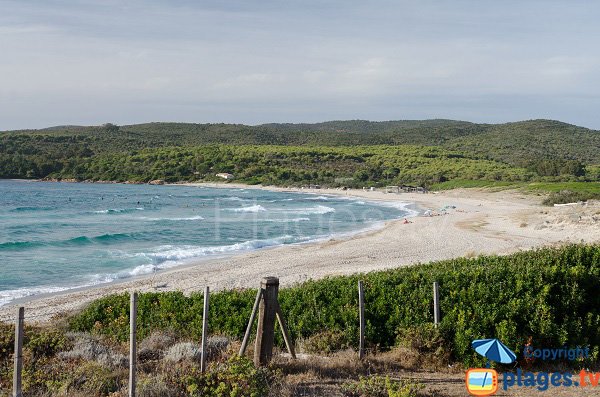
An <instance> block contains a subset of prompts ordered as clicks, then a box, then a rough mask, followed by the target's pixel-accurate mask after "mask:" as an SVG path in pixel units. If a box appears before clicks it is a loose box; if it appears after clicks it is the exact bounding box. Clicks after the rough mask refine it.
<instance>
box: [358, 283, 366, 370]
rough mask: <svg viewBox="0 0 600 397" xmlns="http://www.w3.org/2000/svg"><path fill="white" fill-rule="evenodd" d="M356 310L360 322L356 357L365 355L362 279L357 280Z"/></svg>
mask: <svg viewBox="0 0 600 397" xmlns="http://www.w3.org/2000/svg"><path fill="white" fill-rule="evenodd" d="M358 311H359V323H360V340H359V346H358V358H359V359H361V360H362V359H363V357H364V356H365V293H364V291H363V283H362V281H359V282H358Z"/></svg>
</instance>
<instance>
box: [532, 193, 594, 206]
mask: <svg viewBox="0 0 600 397" xmlns="http://www.w3.org/2000/svg"><path fill="white" fill-rule="evenodd" d="M592 199H600V193H594V192H574V191H571V190H561V191H560V192H552V193H550V195H549V196H548V197H546V198H545V199H544V201H543V202H542V204H544V205H550V206H552V205H554V204H567V203H577V202H579V201H588V200H592Z"/></svg>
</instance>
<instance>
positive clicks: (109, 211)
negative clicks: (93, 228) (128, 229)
mask: <svg viewBox="0 0 600 397" xmlns="http://www.w3.org/2000/svg"><path fill="white" fill-rule="evenodd" d="M135 211H144V208H142V207H137V208H109V209H107V210H99V211H94V214H127V213H130V212H135Z"/></svg>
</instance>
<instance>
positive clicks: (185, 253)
mask: <svg viewBox="0 0 600 397" xmlns="http://www.w3.org/2000/svg"><path fill="white" fill-rule="evenodd" d="M306 240H308V237H293V236H289V235H285V236H281V237H274V238H270V239H257V240H249V241H244V242H241V243H236V244H231V245H221V246H209V247H197V246H190V245H184V246H171V245H166V246H162V247H159V248H158V249H156V250H155V251H154V252H143V253H138V254H134V256H137V257H143V258H148V259H151V260H152V262H153V263H154V264H162V263H164V262H169V261H175V262H179V261H183V260H186V259H191V258H198V257H204V256H209V255H219V254H226V253H232V252H239V251H249V250H255V249H260V248H266V247H274V246H278V245H284V244H293V243H298V242H303V241H306Z"/></svg>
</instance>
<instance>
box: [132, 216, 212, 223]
mask: <svg viewBox="0 0 600 397" xmlns="http://www.w3.org/2000/svg"><path fill="white" fill-rule="evenodd" d="M138 219H142V220H145V221H152V222H160V221H167V222H168V221H174V222H177V221H201V220H203V219H204V217H203V216H200V215H198V216H190V217H187V218H147V217H145V216H142V217H140V218H138Z"/></svg>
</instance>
